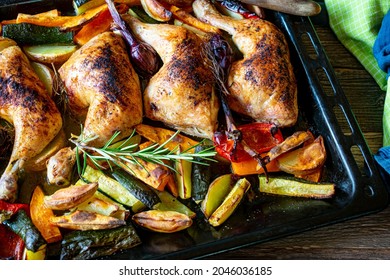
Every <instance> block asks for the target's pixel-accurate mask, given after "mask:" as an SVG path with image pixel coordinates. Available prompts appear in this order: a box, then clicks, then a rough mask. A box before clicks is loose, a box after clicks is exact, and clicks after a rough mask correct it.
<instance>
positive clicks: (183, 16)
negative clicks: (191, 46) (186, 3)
mask: <svg viewBox="0 0 390 280" xmlns="http://www.w3.org/2000/svg"><path fill="white" fill-rule="evenodd" d="M170 11H171V12H172V14H173V17H174V18H175V19H177V20H179V21H181V22H182V23H184V24H188V25H190V26H193V27H195V28H197V29H199V30H201V31H203V32H210V33H221V31H220V30H219V29H218V28H217V27H214V26H212V25H210V24H208V23H205V22H203V21H200V20H199V19H197V18H196V17H194V16H193V15H191V14H190V13H188V12H187V11H185V10H184V9H180V8H178V7H176V6H171V7H170Z"/></svg>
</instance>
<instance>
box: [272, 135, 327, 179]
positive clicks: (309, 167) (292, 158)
mask: <svg viewBox="0 0 390 280" xmlns="http://www.w3.org/2000/svg"><path fill="white" fill-rule="evenodd" d="M276 160H277V162H278V166H279V168H280V170H282V171H284V172H286V173H289V174H300V175H303V174H309V173H312V172H313V171H315V170H316V169H317V168H319V167H321V166H323V165H324V163H325V160H326V150H325V146H324V141H323V138H322V136H319V137H317V139H316V140H315V141H314V142H313V143H311V144H309V145H307V146H304V147H302V148H299V149H296V150H293V151H290V152H288V153H284V154H282V155H281V156H279V157H278V158H277V159H276Z"/></svg>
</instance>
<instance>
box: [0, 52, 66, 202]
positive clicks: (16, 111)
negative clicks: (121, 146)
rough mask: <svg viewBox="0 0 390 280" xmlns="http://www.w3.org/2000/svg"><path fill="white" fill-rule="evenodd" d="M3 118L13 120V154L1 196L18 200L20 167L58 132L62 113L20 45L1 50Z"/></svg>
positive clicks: (0, 180)
mask: <svg viewBox="0 0 390 280" xmlns="http://www.w3.org/2000/svg"><path fill="white" fill-rule="evenodd" d="M0 118H3V119H5V120H6V121H8V122H9V123H11V124H13V126H14V128H15V140H14V146H13V150H12V154H11V157H10V159H9V163H8V166H7V167H6V170H5V172H4V173H3V175H2V176H1V178H0V199H3V200H7V201H10V202H13V201H15V199H16V197H17V192H18V186H17V180H18V173H19V169H21V168H22V167H23V164H24V163H25V162H27V161H28V159H30V158H32V157H34V156H36V155H38V154H39V153H40V152H41V151H42V150H43V149H44V148H45V147H46V146H47V145H48V144H49V143H50V142H51V141H52V140H53V138H54V137H55V136H56V135H57V134H58V133H59V131H60V130H61V127H62V117H61V114H60V112H59V111H58V109H57V107H56V105H55V103H54V101H53V100H52V99H51V98H50V97H49V95H48V93H47V92H46V89H45V87H44V85H43V83H42V82H41V81H40V80H39V78H38V76H37V75H36V74H35V72H34V70H33V69H32V67H31V66H30V62H29V61H28V59H27V57H26V56H25V55H24V53H23V52H22V50H21V49H20V48H19V47H18V46H11V47H8V48H6V49H4V50H2V51H1V52H0Z"/></svg>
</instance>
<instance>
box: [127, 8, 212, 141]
mask: <svg viewBox="0 0 390 280" xmlns="http://www.w3.org/2000/svg"><path fill="white" fill-rule="evenodd" d="M124 19H125V20H126V21H127V22H128V23H129V25H130V27H131V29H132V30H133V32H134V33H135V35H136V36H138V37H139V38H140V39H141V40H142V41H144V42H146V43H148V44H150V45H151V46H152V47H153V48H154V49H155V50H156V51H157V53H158V54H159V55H160V57H161V59H162V61H163V66H162V67H161V68H160V70H159V71H158V72H157V73H156V74H155V75H154V76H153V77H152V78H151V79H150V81H149V83H148V85H147V87H146V89H145V91H144V93H143V96H144V110H145V115H146V117H148V118H150V119H152V120H157V121H161V122H163V123H165V124H166V125H167V126H170V127H172V128H175V129H178V130H181V131H182V132H184V133H187V134H189V135H193V136H198V137H205V138H212V136H213V133H214V131H215V130H216V127H217V115H218V110H219V103H218V102H219V101H218V98H217V97H216V94H215V93H214V83H215V80H214V76H213V73H212V72H211V69H210V68H209V67H208V66H206V62H205V60H204V57H202V54H201V53H202V47H203V43H204V41H203V39H201V38H200V37H198V36H197V35H195V34H194V33H192V32H190V31H188V30H187V29H185V28H183V27H180V26H174V25H168V24H158V25H156V24H146V23H142V22H140V21H139V20H137V19H135V18H134V17H131V16H124Z"/></svg>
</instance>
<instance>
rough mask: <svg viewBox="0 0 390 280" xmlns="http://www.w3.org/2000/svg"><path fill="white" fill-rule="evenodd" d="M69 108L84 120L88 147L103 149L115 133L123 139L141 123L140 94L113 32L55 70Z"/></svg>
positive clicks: (103, 36) (121, 47)
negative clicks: (62, 85) (61, 82)
mask: <svg viewBox="0 0 390 280" xmlns="http://www.w3.org/2000/svg"><path fill="white" fill-rule="evenodd" d="M58 72H59V74H60V76H61V79H62V80H63V82H64V85H65V88H66V92H67V96H68V101H69V107H70V109H71V111H72V112H73V113H74V114H75V115H76V116H79V117H80V118H84V117H85V122H84V130H83V134H84V136H85V137H86V138H92V139H94V140H92V141H91V142H89V144H90V145H94V146H102V145H104V144H105V143H106V142H107V141H108V140H109V139H110V138H111V137H112V135H113V134H114V133H115V132H116V131H120V132H121V134H120V136H121V137H127V136H129V135H130V134H131V132H132V127H133V126H134V125H137V124H140V123H141V122H142V94H141V87H140V81H139V77H138V75H137V74H136V72H135V71H134V69H133V67H132V65H131V63H130V60H129V57H128V54H127V51H126V46H125V43H124V41H123V40H122V38H121V37H120V36H119V35H116V34H114V33H113V32H105V33H102V34H100V35H97V36H96V37H94V38H93V39H91V40H90V41H89V42H88V43H87V44H85V45H83V46H82V47H81V48H80V49H79V50H77V51H76V52H75V53H74V54H73V55H72V56H71V57H70V58H69V60H68V61H67V62H65V63H64V64H63V65H62V66H61V68H60V69H59V70H58Z"/></svg>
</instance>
